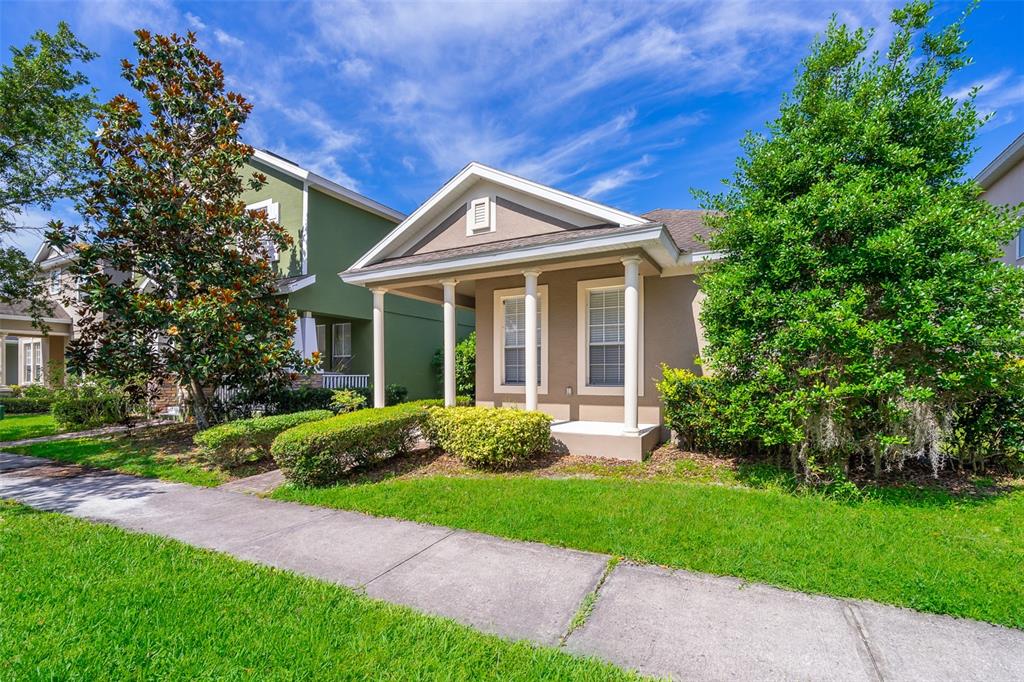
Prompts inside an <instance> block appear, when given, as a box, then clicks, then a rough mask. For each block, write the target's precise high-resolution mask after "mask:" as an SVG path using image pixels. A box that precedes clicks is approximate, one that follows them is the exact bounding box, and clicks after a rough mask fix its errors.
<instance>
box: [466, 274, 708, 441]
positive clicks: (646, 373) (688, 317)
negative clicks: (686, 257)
mask: <svg viewBox="0 0 1024 682" xmlns="http://www.w3.org/2000/svg"><path fill="white" fill-rule="evenodd" d="M622 276H623V268H622V266H621V265H608V266H600V267H591V268H578V269H572V270H560V271H555V272H550V273H542V274H541V275H540V278H539V280H538V284H539V285H540V286H541V287H544V286H545V285H546V286H547V298H548V300H547V301H546V305H548V306H549V309H548V313H547V320H548V325H549V328H548V332H547V337H548V351H547V355H548V368H547V392H546V393H540V394H539V395H538V398H537V400H538V405H539V407H540V409H541V410H543V411H545V412H548V413H549V414H552V415H553V416H554V417H555V418H557V419H572V420H587V421H621V420H622V396H621V395H619V396H615V395H581V394H580V390H579V388H580V387H579V386H578V385H577V384H578V373H577V366H578V362H577V352H578V350H577V333H578V332H577V322H578V312H577V308H578V301H577V295H578V287H577V283H578V282H580V281H585V280H596V279H604V278H612V277H622ZM523 286H524V280H523V278H522V277H503V278H498V279H487V280H479V281H477V283H476V322H477V365H476V386H477V389H476V392H477V395H476V397H477V402H478V403H480V404H483V405H492V404H493V405H497V406H502V405H504V406H519V405H522V404H523V402H524V396H523V394H522V393H496V392H495V387H494V346H495V339H494V312H495V311H494V292H495V290H501V289H516V288H520V287H523ZM697 295H698V289H697V285H696V283H695V282H694V278H693V277H692V276H680V277H658V276H652V277H644V278H643V321H644V324H643V367H642V372H641V374H640V380H641V384H642V392H643V395H642V396H641V397H640V398H639V405H640V422H641V423H648V424H649V423H660V422H661V404H660V401H659V399H658V391H657V389H656V388H655V384H656V382H657V380H658V377H660V375H661V370H660V366H661V363H666V364H668V365H671V366H673V367H687V368H690V369H694V370H695V371H698V372H699V369H697V366H696V364H695V362H694V360H695V358H696V356H697V355H698V331H697V327H696V325H695V322H694V319H695V318H694V314H693V311H694V299H695V298H696V297H697ZM543 304H544V303H543V302H542V305H543ZM581 361H582V360H581ZM567 387H568V388H571V395H567V393H566V389H567Z"/></svg>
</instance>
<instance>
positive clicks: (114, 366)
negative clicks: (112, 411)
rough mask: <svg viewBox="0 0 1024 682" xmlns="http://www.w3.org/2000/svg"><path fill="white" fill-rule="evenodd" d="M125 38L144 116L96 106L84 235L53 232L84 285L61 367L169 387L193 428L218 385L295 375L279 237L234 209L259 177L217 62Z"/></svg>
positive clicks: (244, 113)
mask: <svg viewBox="0 0 1024 682" xmlns="http://www.w3.org/2000/svg"><path fill="white" fill-rule="evenodd" d="M136 35H137V40H136V41H135V47H136V49H137V50H138V53H139V59H138V61H137V63H134V64H133V63H131V62H129V61H128V60H125V61H123V62H122V71H123V75H124V77H125V79H126V80H127V81H128V82H129V83H130V84H131V86H132V87H133V88H134V89H135V90H136V91H138V92H139V93H140V94H141V95H142V97H143V99H144V101H145V103H146V105H147V106H146V110H145V111H143V110H142V109H141V108H140V106H139V105H138V104H137V103H136V102H134V101H133V100H131V99H129V98H128V97H126V96H124V95H118V96H116V97H114V98H113V99H112V100H111V101H110V102H109V103H108V104H107V105H106V106H105V107H104V108H103V110H102V112H101V113H100V114H99V121H100V132H99V135H98V136H97V138H96V139H95V140H94V141H93V143H92V146H91V149H90V156H91V159H92V162H93V165H94V168H95V171H96V173H97V179H96V180H95V181H94V182H93V183H92V184H91V186H90V188H89V190H88V192H87V193H86V195H85V198H84V201H83V214H84V216H85V217H86V219H87V225H86V226H85V227H83V228H79V229H63V230H59V231H56V232H55V233H54V234H53V235H52V238H53V240H54V241H55V242H57V243H59V244H65V245H69V246H74V247H75V248H77V253H78V258H77V261H76V263H75V265H74V266H73V268H72V271H73V274H75V275H76V276H78V277H80V278H82V280H83V281H82V284H81V286H80V289H81V292H80V293H79V296H80V299H81V300H80V302H79V303H78V307H79V311H80V312H81V313H82V314H83V318H82V322H81V326H82V331H81V334H80V336H79V337H78V338H76V339H75V340H74V341H72V342H71V344H70V347H69V353H68V355H69V366H70V367H71V368H72V369H81V370H88V371H91V372H96V373H98V374H101V375H104V376H107V377H110V378H113V379H116V380H128V379H131V378H134V377H138V376H140V375H141V376H146V377H154V378H156V377H173V378H175V379H176V380H177V381H178V382H179V384H180V385H181V386H183V387H184V388H185V389H186V390H187V392H188V394H189V396H190V400H191V404H192V407H193V411H194V414H195V417H196V420H197V423H198V424H199V426H200V427H203V426H205V425H206V424H207V423H208V422H209V420H210V409H209V407H210V406H209V396H210V395H211V393H212V392H213V391H215V390H216V389H217V388H218V387H221V386H240V387H246V388H250V389H257V390H259V389H267V388H271V387H273V386H275V385H278V384H281V383H282V382H284V381H286V380H287V378H288V376H289V373H290V372H292V371H293V368H297V367H300V366H302V360H301V358H300V357H299V356H298V354H297V353H296V352H295V351H294V350H293V349H292V346H291V339H292V335H293V332H294V325H295V321H294V314H293V313H291V312H290V311H289V310H288V308H287V305H286V302H285V301H284V300H283V299H282V298H281V297H278V296H275V295H274V283H275V273H274V271H273V270H272V268H271V266H270V264H269V262H268V258H267V253H266V248H267V246H268V243H273V244H274V245H276V247H277V248H279V249H284V248H287V247H288V245H289V243H290V238H289V237H288V235H287V233H286V232H285V231H284V230H283V229H282V228H281V226H280V225H278V224H277V223H275V222H272V221H269V220H268V219H267V217H266V216H265V215H263V214H261V213H257V212H253V211H247V210H246V208H245V205H244V203H243V202H242V201H241V193H242V191H243V188H244V186H245V185H246V184H248V186H249V187H251V188H254V189H258V188H260V187H261V186H263V184H264V183H265V182H266V177H265V176H263V175H261V174H259V173H254V174H253V175H252V176H251V177H249V178H247V179H243V177H242V173H241V167H242V165H243V163H244V162H245V161H246V159H247V158H248V157H250V156H251V155H252V152H253V150H252V148H251V147H249V146H247V145H245V144H243V143H242V142H241V141H240V139H239V129H240V128H241V126H242V124H243V123H244V122H245V120H246V118H247V117H248V115H249V113H250V111H251V108H252V107H251V105H250V104H249V103H248V102H246V101H245V99H243V98H242V97H241V96H240V95H238V94H236V93H233V92H225V89H224V74H223V71H222V69H221V65H220V64H219V63H217V62H214V61H212V60H211V59H209V58H208V57H207V56H206V55H205V54H204V53H203V52H202V51H201V50H200V49H199V48H198V47H197V45H196V40H195V36H194V35H192V34H189V35H188V36H184V37H182V36H178V35H175V34H172V35H169V36H164V35H151V34H150V33H148V32H146V31H138V32H137V33H136ZM111 272H114V273H123V274H121V275H120V276H119V275H113V276H112V275H110V274H108V273H111Z"/></svg>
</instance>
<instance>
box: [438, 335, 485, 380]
mask: <svg viewBox="0 0 1024 682" xmlns="http://www.w3.org/2000/svg"><path fill="white" fill-rule="evenodd" d="M430 364H431V365H432V366H433V368H434V375H435V377H436V378H437V385H438V386H441V387H443V386H444V349H443V348H439V349H438V350H437V352H436V353H434V358H433V360H431V363H430ZM455 392H456V393H458V394H460V395H468V396H476V332H473V333H471V334H470V335H469V336H467V337H466V338H464V339H462V340H461V341H459V342H458V343H457V344H455Z"/></svg>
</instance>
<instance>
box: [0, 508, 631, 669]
mask: <svg viewBox="0 0 1024 682" xmlns="http://www.w3.org/2000/svg"><path fill="white" fill-rule="evenodd" d="M0 566H3V570H0V613H3V627H2V628H0V679H61V680H93V679H108V680H110V679H182V680H186V679H187V680H196V679H201V680H214V679H268V678H269V679H288V680H293V679H294V680H298V679H305V680H317V679H367V680H370V679H374V680H376V679H394V680H398V679H403V680H404V679H446V680H469V679H482V678H487V679H500V680H535V679H545V680H548V679H550V680H559V679H578V680H605V679H623V678H627V676H626V675H625V674H624V673H622V672H621V671H618V670H617V669H615V668H612V667H610V666H606V665H604V664H601V663H597V662H595V661H592V660H584V659H579V658H575V657H571V656H569V655H567V654H564V653H562V652H560V651H557V650H555V649H546V648H538V647H533V646H530V645H527V644H522V643H520V644H511V643H508V642H505V641H502V640H500V639H498V638H496V637H491V636H488V635H483V634H480V633H477V632H475V631H472V630H470V629H468V628H465V627H462V626H460V625H457V624H455V623H453V622H451V621H448V620H444V619H440V618H432V617H428V616H423V615H419V614H416V613H413V612H412V611H410V610H408V609H405V608H401V607H397V606H391V605H388V604H384V603H382V602H378V601H374V600H371V599H369V598H367V597H363V596H360V595H357V594H356V593H354V592H352V591H351V590H347V589H344V588H341V587H336V586H333V585H329V584H327V583H321V582H318V581H315V580H310V579H307V578H302V577H299V576H296V575H293V574H290V573H287V572H284V571H278V570H275V569H270V568H266V567H262V566H256V565H253V564H248V563H245V562H241V561H236V560H234V559H231V558H228V557H225V556H223V555H220V554H215V553H213V552H208V551H204V550H199V549H193V548H191V547H188V546H185V545H182V544H180V543H177V542H174V541H171V540H164V539H160V538H156V537H152V536H145V535H136V534H132V533H127V532H125V531H122V530H119V529H115V528H111V527H108V526H101V525H94V524H90V523H87V522H84V521H79V520H76V519H72V518H70V517H66V516H61V515H59V514H47V513H40V512H35V511H32V510H29V509H28V508H26V507H21V506H17V505H11V504H5V503H2V502H0Z"/></svg>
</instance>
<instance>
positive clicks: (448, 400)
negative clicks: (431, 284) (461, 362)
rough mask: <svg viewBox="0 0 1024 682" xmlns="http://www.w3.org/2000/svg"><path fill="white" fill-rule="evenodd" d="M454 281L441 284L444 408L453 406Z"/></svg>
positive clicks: (455, 282)
mask: <svg viewBox="0 0 1024 682" xmlns="http://www.w3.org/2000/svg"><path fill="white" fill-rule="evenodd" d="M456 284H458V282H457V281H456V280H454V279H451V280H445V281H443V282H441V286H443V287H444V406H445V407H453V406H454V405H455V285H456Z"/></svg>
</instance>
